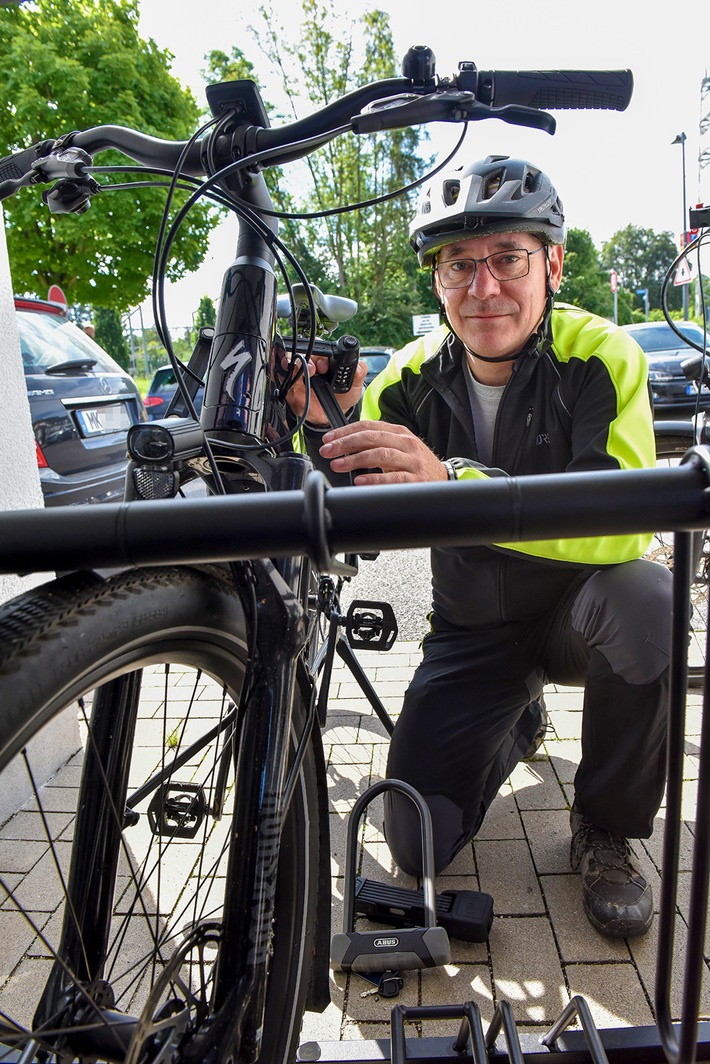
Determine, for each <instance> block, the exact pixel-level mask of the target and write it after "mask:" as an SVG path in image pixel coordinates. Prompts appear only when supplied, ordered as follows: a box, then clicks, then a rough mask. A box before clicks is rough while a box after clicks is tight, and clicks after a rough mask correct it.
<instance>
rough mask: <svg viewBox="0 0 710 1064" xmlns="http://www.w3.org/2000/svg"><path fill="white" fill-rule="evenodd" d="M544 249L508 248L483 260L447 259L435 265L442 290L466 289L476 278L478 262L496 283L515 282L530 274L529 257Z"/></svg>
mask: <svg viewBox="0 0 710 1064" xmlns="http://www.w3.org/2000/svg"><path fill="white" fill-rule="evenodd" d="M543 250H544V247H539V248H535V250H534V251H528V249H527V248H510V249H509V250H508V251H497V252H496V253H495V255H486V257H485V259H448V260H447V261H446V262H439V263H437V265H436V272H437V273H438V275H439V283H440V284H441V287H442V288H468V286H469V285H470V284H471V283H472V281H473V279H474V277H475V276H476V270H477V269H478V264H479V262H485V264H486V266H487V268H488V272H489V273H490V275H491V277H493V278H495V280H496V281H516V280H517V279H518V278H519V277H526V276H527V275H528V274H529V273H530V256H531V255H537V253H538V251H543Z"/></svg>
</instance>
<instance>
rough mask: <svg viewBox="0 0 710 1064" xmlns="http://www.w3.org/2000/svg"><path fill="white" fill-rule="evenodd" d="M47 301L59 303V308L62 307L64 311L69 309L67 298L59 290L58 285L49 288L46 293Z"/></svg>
mask: <svg viewBox="0 0 710 1064" xmlns="http://www.w3.org/2000/svg"><path fill="white" fill-rule="evenodd" d="M47 299H48V301H49V302H50V303H59V304H60V305H61V306H63V307H64V309H65V310H68V309H69V304H68V303H67V297H66V296H65V295H64V292H62V290H61V288H60V287H59V285H58V284H53V285H50V286H49V292H48V293H47Z"/></svg>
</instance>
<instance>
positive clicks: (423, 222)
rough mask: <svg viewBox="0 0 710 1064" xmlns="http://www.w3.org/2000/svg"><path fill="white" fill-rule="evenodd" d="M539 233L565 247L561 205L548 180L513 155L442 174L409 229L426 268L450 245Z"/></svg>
mask: <svg viewBox="0 0 710 1064" xmlns="http://www.w3.org/2000/svg"><path fill="white" fill-rule="evenodd" d="M506 232H512V233H534V234H535V235H536V236H539V237H540V239H541V240H543V241H544V242H546V243H550V244H564V241H565V219H564V214H563V210H562V203H561V202H560V198H559V196H558V195H557V192H556V191H555V189H554V188H553V186H552V183H551V182H550V179H549V177H547V176H546V175H545V174H544V173H543V172H542V170H538V169H537V167H536V166H533V165H532V163H528V162H525V160H523V159H511V158H510V156H508V155H489V156H488V157H487V158H486V159H484V160H483V161H481V162H475V163H471V164H469V165H468V166H459V167H457V168H456V169H454V170H446V171H444V172H442V173H441V174H437V175H436V177H435V179H434V181H433V182H432V183H431V185H429V187H428V188H427V189H426V191H425V192H424V195H423V196H422V199H421V201H420V204H419V210H418V212H417V216H416V218H415V219H414V221H413V222H412V225H411V227H410V230H409V239H410V243H411V245H412V247H413V248H414V250H415V251H416V252H417V255H418V256H419V262H420V264H421V265H422V266H431V265H432V264H433V262H434V258H435V256H436V253H437V252H438V251H439V250H440V249H441V248H442V247H444V245H445V244H451V243H453V241H454V240H462V239H463V240H465V239H467V238H470V237H476V236H489V235H490V234H491V233H506Z"/></svg>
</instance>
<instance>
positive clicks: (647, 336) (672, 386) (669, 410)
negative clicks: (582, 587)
mask: <svg viewBox="0 0 710 1064" xmlns="http://www.w3.org/2000/svg"><path fill="white" fill-rule="evenodd" d="M676 324H677V326H678V328H679V329H680V331H681V332H682V333H683V334H684V335H685V336H688V337H690V339H692V340H694V341H695V342H696V343H699V344H701V345H702V343H703V330H702V329H701V327H700V326H699V325H696V324H695V322H692V321H679V322H676ZM623 329H624V331H625V332H627V333H628V334H629V335H630V336H632V337H633V338H634V340H635V341H636V343H637V344H639V346H640V347H641V348H642V349H643V351H644V352H645V354H646V357H647V358H648V370H649V374H648V375H649V380H650V382H651V392H652V395H653V408H654V413H655V415H656V417H661V418H662V417H689V416H690V415H692V414H693V413H694V411H695V407H696V403H697V398H698V396H697V391H696V388H695V385H694V384H692V383H691V382H689V381H688V380H687V379H686V377H685V375H684V374H683V370H682V369H681V363H682V362H684V361H685V360H686V359H687V358H690V357H691V356H692V355H693V354H695V348H693V347H691V346H690V344H685V343H683V341H682V340H681V339H680V338H679V337H678V336H677V335H676V334H675V332H674V331H673V329H671V327H670V325H668V324H667V323H666V322H665V321H646V322H639V323H638V324H636V325H624V326H623ZM700 403H701V407H702V408H703V409H710V391H709V390H708V389H707V387H703V389H702V393H701V398H700Z"/></svg>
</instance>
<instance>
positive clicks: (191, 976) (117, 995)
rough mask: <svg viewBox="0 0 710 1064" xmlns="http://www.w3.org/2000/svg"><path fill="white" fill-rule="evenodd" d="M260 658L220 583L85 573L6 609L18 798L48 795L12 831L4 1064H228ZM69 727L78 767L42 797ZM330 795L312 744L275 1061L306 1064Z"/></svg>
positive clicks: (277, 975)
mask: <svg viewBox="0 0 710 1064" xmlns="http://www.w3.org/2000/svg"><path fill="white" fill-rule="evenodd" d="M246 661H247V654H246V644H245V632H244V620H243V615H242V610H241V606H240V603H239V600H238V598H237V596H236V595H235V594H234V593H233V591H232V590H231V588H230V587H229V586H228V585H227V582H226V580H225V578H224V576H223V575H222V574H218V572H217V571H216V570H215V571H214V572H206V571H200V570H196V569H189V568H165V569H154V570H144V571H138V572H134V573H126V574H122V575H120V576H117V577H114V578H112V579H110V580H108V581H105V582H103V581H100V580H98V579H97V578H95V577H93V576H90V575H87V574H84V575H81V576H73V577H68V578H64V579H61V580H58V581H54V582H52V583H50V584H48V585H45V586H44V587H41V588H39V589H37V590H35V591H33V592H30V593H29V594H26V595H24V596H21V597H20V598H19V599H16V600H14V601H13V602H12V603H8V604H7V605H6V606H5V607H4V608H3V609H2V610H0V705H2V707H3V712H2V713H1V714H0V795H4V796H5V798H7V796H8V794H12V795H16V796H18V798H17V800H18V801H19V800H20V797H19V789H20V788H21V787H23V786H24V787H25V789H26V790H27V791H28V793H29V801H28V802H27V803H26V804H25V805H24V806H23V808H22V809H21V810H20V812H18V813H17V814H15V815H9V814H8V813H7V811H6V813H5V814H4V816H3V818H0V819H2V821H3V822H2V826H0V928H2V929H3V938H4V941H5V942H6V943H9V944H10V945H9V948H6V949H4V950H3V954H4V956H3V957H2V960H0V1060H17V1059H18V1056H19V1054H20V1053H24V1054H25V1055H23V1057H22V1059H23V1060H28V1061H29V1060H37V1061H39V1060H42V1061H59V1060H60V1059H61V1060H62V1062H63V1064H66V1062H68V1061H72V1060H82V1061H83V1060H86V1059H99V1060H106V1061H120V1062H121V1064H124V1062H129V1064H132V1062H139V1061H140V1062H143V1061H145V1062H148V1061H163V1060H168V1061H169V1060H172V1061H174V1062H177V1061H183V1060H185V1061H187V1060H192V1059H196V1054H195V1052H194V1046H195V1044H196V1041H197V1040H199V1045H200V1054H201V1055H200V1057H199V1059H201V1060H204V1059H205V1056H204V1055H203V1054H205V1053H206V1052H207V1050H208V1049H209V1050H211V1051H212V1052H213V1053H214V1056H212V1057H211V1059H214V1060H215V1061H217V1060H223V1059H226V1056H224V1055H223V1054H222V1053H221V1052H220V1048H219V1043H220V1042H226V1041H228V1042H229V1043H230V1044H231V1045H234V1044H235V1043H234V1037H233V1030H234V1028H235V1026H237V1024H238V1022H239V1016H238V1015H236V1014H232V1016H231V1017H224V1016H222V1017H220V1016H215V1015H214V1010H213V1008H212V1000H213V997H214V995H215V986H214V984H215V979H214V978H213V974H214V972H216V971H217V970H218V966H217V963H216V962H217V960H218V958H219V952H220V948H221V937H220V933H221V920H222V914H223V910H224V907H225V904H240V902H239V900H238V899H231V900H230V899H229V898H226V897H225V895H226V894H227V887H226V879H225V869H226V867H227V858H228V851H229V844H230V831H229V826H230V820H231V817H230V815H229V814H230V810H231V809H232V808H233V807H234V804H235V803H236V802H238V801H239V781H238V780H237V781H235V780H234V763H235V759H234V749H235V747H236V746H237V745H238V744H239V742H240V727H239V715H238V712H237V710H236V708H235V705H236V704H237V703H238V698H239V692H240V690H241V687H242V683H243V680H244V676H245V670H246ZM295 715H296V716H297V717H299V719H297V720H295V721H294V726H293V730H292V749H293V748H295V746H296V744H297V740H298V738H299V734H298V728H299V726H301V725H302V719H300V717H301V715H302V708H301V707H300V706H297V710H296V714H295ZM58 722H60V723H58ZM77 722H78V728H77ZM50 729H55V730H54V731H50ZM57 730H59V731H60V732H63V731H67V730H68V740H67V741H68V742H69V747H70V750H69V755H70V756H67V757H66V758H64V761H65V763H64V764H63V766H62V767H61V768H60V769H59V771H58V772H57V773H56V774H55V776H54V777H53V778H52V779H51V780H50V782H49V783H48V784H46V785H45V786H42V779H43V778H44V776H45V775H46V767H45V766H46V762H47V760H48V748H49V754H51V753H52V751H53V750H55V749H57V750H58V748H59V745H60V741H59V739H58V738H57V734H58V731H57ZM48 733H49V734H48ZM57 756H60V757H63V755H57ZM43 762H44V766H43ZM316 801H317V792H316V779H315V768H314V754H313V752H312V749H311V750H309V752H308V753H307V755H306V757H305V759H304V761H303V764H302V767H301V770H300V773H299V776H298V780H297V784H296V787H295V789H294V792H293V798H292V801H291V805H290V807H289V811H288V814H287V816H286V818H285V822H284V829H283V834H282V839H281V846H280V850H279V864H278V879H277V888H276V909H275V917H274V921H273V941H272V946H273V953H272V957H271V964H270V968H269V979H268V986H267V998H266V1007H267V1014H268V1013H269V1012H270V1014H271V1015H272V1016H275V1017H276V1019H275V1021H274V1022H272V1023H271V1024H270V1025H268V1026H266V1025H265V1030H264V1037H263V1043H262V1049H261V1054H260V1056H259V1060H260V1061H264V1062H267V1061H268V1062H269V1064H273V1062H282V1061H286V1060H292V1059H293V1058H294V1056H295V1044H296V1039H297V1037H298V1033H299V1029H300V1022H301V1018H302V1014H303V1009H304V1001H305V997H306V992H307V989H308V980H309V970H310V964H309V962H310V959H311V953H312V950H313V942H314V923H315V908H316V902H317V898H316V894H317V891H316V889H315V883H316V879H317V877H316V876H315V874H314V867H315V862H316V852H317V846H318V816H317V815H314V810H315V803H316ZM241 904H247V901H246V900H244V901H242V903H241ZM222 967H224V965H219V968H222ZM235 1059H237V1058H236V1057H235Z"/></svg>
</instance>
